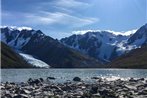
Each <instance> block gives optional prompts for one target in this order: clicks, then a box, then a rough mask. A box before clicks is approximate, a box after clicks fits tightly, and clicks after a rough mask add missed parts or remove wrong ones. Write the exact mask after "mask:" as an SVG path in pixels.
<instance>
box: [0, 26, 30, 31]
mask: <svg viewBox="0 0 147 98" xmlns="http://www.w3.org/2000/svg"><path fill="white" fill-rule="evenodd" d="M0 28H9V29H10V30H19V31H22V30H33V29H32V28H31V27H25V26H22V27H17V26H0Z"/></svg>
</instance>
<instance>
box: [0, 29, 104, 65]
mask: <svg viewBox="0 0 147 98" xmlns="http://www.w3.org/2000/svg"><path fill="white" fill-rule="evenodd" d="M1 40H2V41H3V42H4V43H5V44H7V45H9V46H10V47H12V48H13V49H14V50H17V51H18V50H19V51H21V52H23V53H25V54H20V55H21V56H23V57H24V59H25V60H26V61H29V63H31V64H38V62H39V64H40V65H42V64H48V65H50V67H54V68H57V67H58V68H65V67H66V68H72V67H73V68H74V67H76V68H81V67H83V68H85V67H102V66H100V65H101V64H100V63H99V62H98V61H97V60H96V59H94V58H91V57H88V56H86V55H84V54H81V53H80V52H78V51H76V50H74V49H71V48H69V47H67V46H64V45H63V44H61V43H60V42H59V41H58V40H55V39H53V38H51V37H49V36H46V35H45V34H44V33H43V32H41V31H40V30H33V29H31V28H28V27H21V28H20V27H19V28H18V27H2V28H1ZM28 54H29V55H28ZM32 57H33V58H32ZM34 57H35V58H34ZM36 58H37V59H36ZM34 61H36V63H34ZM41 61H43V62H44V63H42V62H41ZM36 66H38V65H36Z"/></svg>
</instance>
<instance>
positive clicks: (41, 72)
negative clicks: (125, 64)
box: [1, 69, 147, 82]
mask: <svg viewBox="0 0 147 98" xmlns="http://www.w3.org/2000/svg"><path fill="white" fill-rule="evenodd" d="M49 76H50V77H55V78H56V80H54V81H55V82H65V81H66V80H72V79H73V77H75V76H78V77H80V78H81V79H82V80H84V81H90V80H91V79H90V78H91V77H95V76H98V77H103V78H107V79H117V78H122V79H127V78H130V77H133V78H147V70H146V69H1V81H2V82H6V81H9V82H26V81H27V80H28V79H29V78H30V77H31V78H40V77H42V78H44V79H46V78H47V77H49Z"/></svg>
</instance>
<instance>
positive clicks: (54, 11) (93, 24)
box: [1, 0, 147, 38]
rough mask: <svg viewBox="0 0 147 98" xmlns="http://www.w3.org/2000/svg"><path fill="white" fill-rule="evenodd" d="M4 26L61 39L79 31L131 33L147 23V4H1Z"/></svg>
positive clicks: (21, 0)
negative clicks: (28, 29) (25, 29)
mask: <svg viewBox="0 0 147 98" xmlns="http://www.w3.org/2000/svg"><path fill="white" fill-rule="evenodd" d="M1 3H2V25H8V26H28V27H32V28H34V29H40V30H42V31H43V32H44V33H45V34H47V35H49V36H51V37H54V38H62V37H65V36H69V35H71V34H72V31H79V30H90V29H94V30H97V29H98V30H113V31H117V32H118V31H128V30H132V29H137V28H139V27H140V26H142V25H143V24H145V23H147V1H146V0H2V1H1Z"/></svg>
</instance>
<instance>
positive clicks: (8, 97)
mask: <svg viewBox="0 0 147 98" xmlns="http://www.w3.org/2000/svg"><path fill="white" fill-rule="evenodd" d="M55 79H56V78H54V77H48V78H47V79H43V78H39V79H31V78H30V79H28V81H27V82H21V83H12V82H11V83H10V82H5V83H3V82H1V98H147V80H146V79H144V78H140V79H134V78H130V79H128V80H122V79H116V80H111V81H108V80H107V79H106V78H100V77H92V78H91V79H92V80H93V81H95V82H92V83H86V82H84V81H82V79H81V78H79V77H75V78H73V80H71V81H67V82H65V83H54V82H52V80H53V81H54V80H55Z"/></svg>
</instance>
